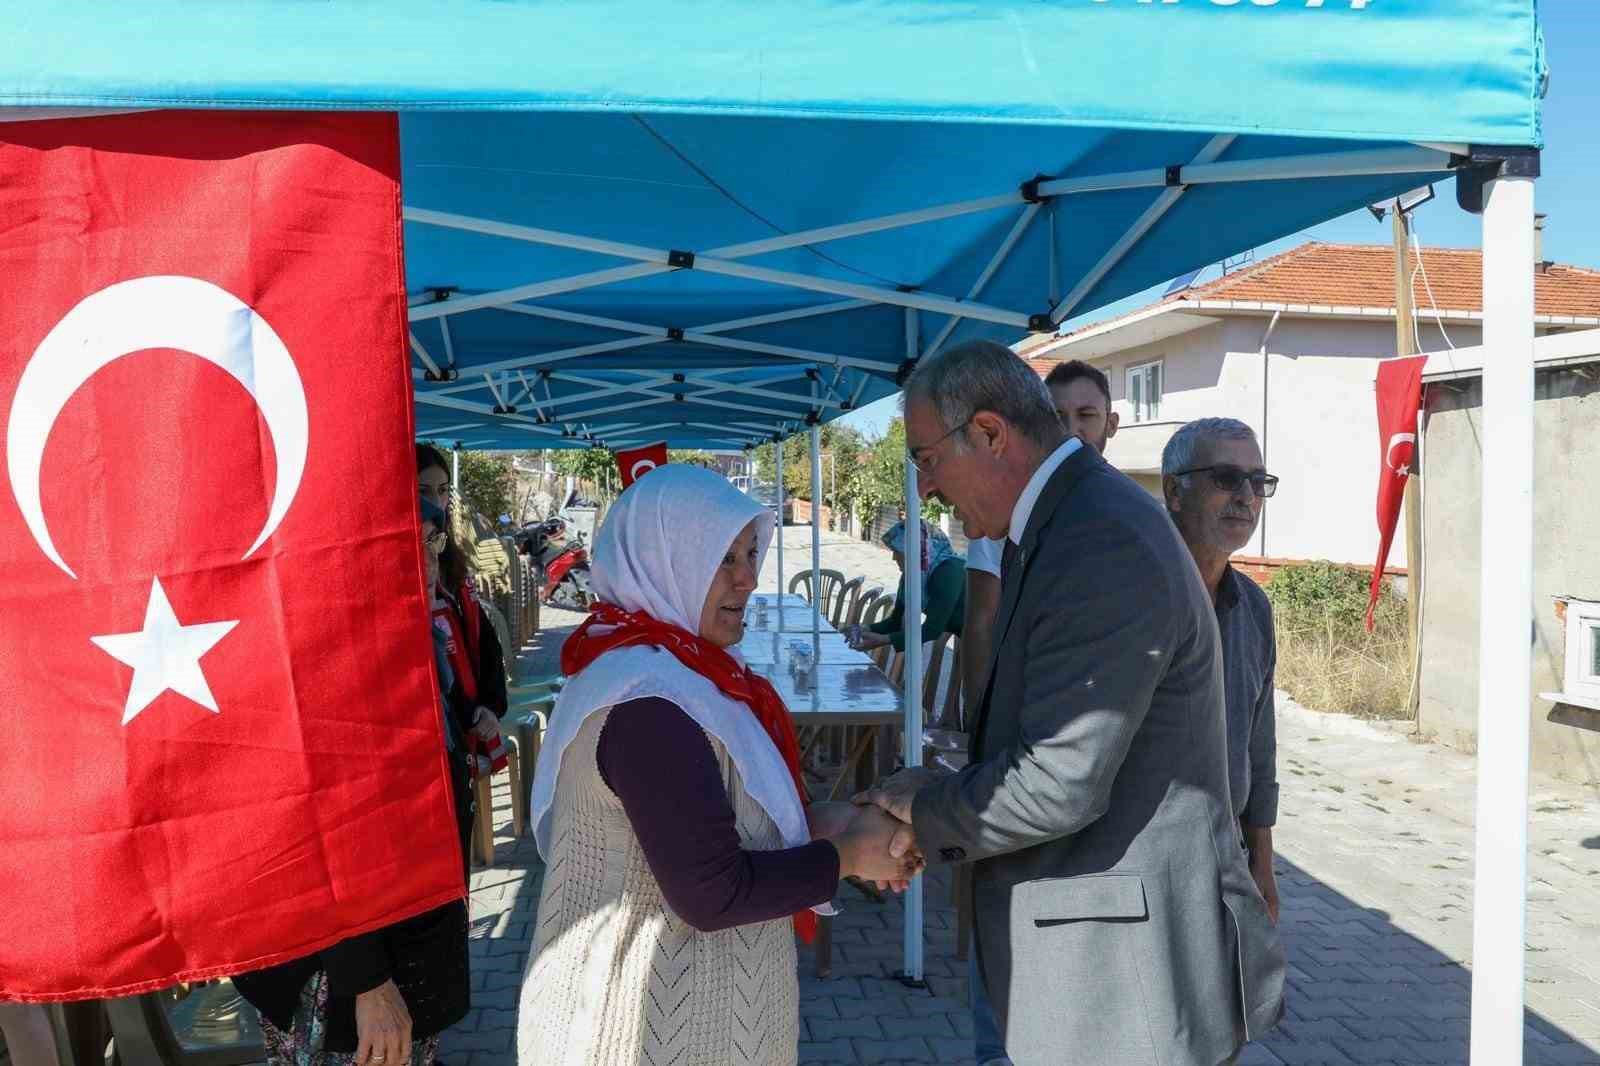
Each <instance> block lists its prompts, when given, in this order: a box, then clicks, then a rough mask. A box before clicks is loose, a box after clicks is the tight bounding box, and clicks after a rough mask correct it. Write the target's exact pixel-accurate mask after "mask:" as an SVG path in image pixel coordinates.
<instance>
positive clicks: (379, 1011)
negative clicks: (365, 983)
mask: <svg viewBox="0 0 1600 1066" xmlns="http://www.w3.org/2000/svg"><path fill="white" fill-rule="evenodd" d="M410 1061H411V1012H410V1011H409V1010H407V1009H406V1001H405V1000H404V999H402V998H401V997H400V989H399V988H398V987H396V986H395V983H394V981H392V980H390V981H385V982H384V983H383V984H381V985H379V986H378V987H377V988H374V989H373V990H372V991H370V992H363V993H361V994H360V995H358V996H356V1066H406V1064H407V1063H408V1062H410Z"/></svg>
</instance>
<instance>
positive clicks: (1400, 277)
mask: <svg viewBox="0 0 1600 1066" xmlns="http://www.w3.org/2000/svg"><path fill="white" fill-rule="evenodd" d="M1393 226H1394V229H1393V233H1394V330H1395V354H1396V355H1397V356H1401V357H1405V356H1410V355H1416V354H1417V327H1416V309H1415V307H1414V306H1413V302H1412V291H1411V216H1410V215H1409V214H1407V213H1406V212H1405V211H1404V210H1403V209H1402V208H1401V206H1400V201H1399V200H1398V199H1397V200H1395V202H1394V219H1393ZM1417 417H1418V419H1419V421H1418V423H1417V445H1416V446H1415V447H1413V448H1412V460H1411V476H1410V477H1408V478H1406V496H1405V519H1406V615H1407V619H1408V621H1409V625H1408V626H1407V631H1408V633H1409V634H1410V636H1411V676H1412V682H1411V706H1410V707H1409V708H1408V709H1409V710H1410V712H1411V716H1412V718H1413V719H1414V718H1415V717H1416V714H1417V705H1418V703H1419V701H1420V698H1421V694H1422V686H1421V685H1419V684H1417V678H1418V674H1419V673H1420V671H1421V669H1422V633H1421V632H1420V630H1419V625H1420V622H1421V618H1422V581H1423V575H1422V506H1421V493H1422V482H1421V478H1422V474H1423V472H1422V470H1421V468H1420V466H1419V464H1418V459H1419V458H1420V457H1421V454H1422V450H1421V443H1422V424H1421V421H1420V419H1421V417H1422V416H1421V415H1420V414H1419V415H1418V416H1417Z"/></svg>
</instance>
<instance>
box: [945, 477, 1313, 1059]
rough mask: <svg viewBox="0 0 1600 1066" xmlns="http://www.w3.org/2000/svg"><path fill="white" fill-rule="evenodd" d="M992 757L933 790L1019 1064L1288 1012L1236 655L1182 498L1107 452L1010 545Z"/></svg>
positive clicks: (1229, 1050) (1058, 487)
mask: <svg viewBox="0 0 1600 1066" xmlns="http://www.w3.org/2000/svg"><path fill="white" fill-rule="evenodd" d="M994 647H995V651H994V658H993V663H992V666H991V668H990V675H989V681H988V686H987V689H986V694H985V697H984V699H983V701H982V703H981V704H980V706H979V709H978V715H977V724H976V728H975V738H974V746H973V753H972V761H971V763H970V764H969V765H968V766H967V767H966V769H964V770H962V771H961V772H960V773H958V774H954V775H952V776H950V777H948V778H945V779H943V780H941V781H939V782H938V783H936V784H933V785H930V786H928V787H927V788H925V789H923V790H922V791H921V792H920V793H919V794H918V795H917V797H916V801H915V804H914V808H913V823H914V825H915V828H916V833H917V839H918V842H919V843H920V845H921V846H922V848H923V850H924V851H925V853H926V854H927V856H928V859H929V861H930V862H938V861H943V862H960V861H964V860H970V861H972V862H973V901H974V905H975V911H976V922H975V930H976V939H977V947H978V961H979V965H980V966H981V968H982V972H983V977H984V981H985V982H986V984H987V986H988V988H989V992H990V996H991V998H992V999H993V1002H994V1007H995V1013H996V1015H997V1016H998V1018H999V1021H1000V1025H1001V1028H1002V1030H1003V1032H1004V1033H1005V1044H1006V1050H1007V1052H1008V1053H1009V1054H1010V1056H1011V1058H1012V1059H1013V1060H1014V1061H1015V1062H1017V1064H1018V1066H1044V1064H1051V1066H1054V1064H1058V1063H1064V1062H1084V1063H1095V1064H1097V1066H1102V1064H1103V1066H1122V1064H1127V1066H1191V1064H1192V1066H1216V1064H1217V1063H1220V1062H1222V1061H1223V1060H1224V1059H1226V1058H1227V1057H1228V1056H1230V1055H1232V1054H1233V1053H1234V1052H1235V1051H1236V1050H1237V1049H1238V1048H1239V1046H1240V1045H1241V1044H1242V1043H1243V1042H1244V1041H1246V1040H1248V1039H1253V1038H1255V1037H1258V1036H1260V1035H1261V1034H1262V1033H1263V1032H1265V1031H1266V1030H1267V1029H1269V1028H1271V1027H1272V1026H1273V1025H1274V1024H1276V1022H1277V1020H1278V1018H1279V1016H1280V1015H1281V1013H1282V1010H1283V987H1284V970H1285V960H1284V955H1283V950H1282V948H1281V946H1280V945H1279V943H1278V939H1277V933H1276V931H1275V930H1274V928H1273V926H1272V922H1271V920H1270V919H1269V918H1268V916H1267V910H1266V904H1265V903H1264V901H1263V900H1262V898H1261V894H1260V892H1259V891H1258V890H1257V889H1256V886H1255V882H1254V881H1253V880H1252V879H1251V877H1250V872H1249V868H1248V864H1247V861H1246V857H1245V852H1244V847H1243V841H1242V840H1241V838H1240V835H1239V829H1238V826H1237V824H1236V823H1235V821H1234V818H1233V815H1232V813H1231V810H1230V806H1229V798H1228V769H1227V732H1226V724H1225V721H1224V713H1223V696H1222V666H1221V663H1222V659H1221V653H1220V649H1219V644H1218V638H1217V624H1216V616H1215V613H1214V611H1213V610H1212V606H1211V601H1210V597H1209V596H1208V595H1207V593H1206V590H1205V587H1204V585H1203V584H1202V583H1201V580H1200V575H1199V573H1198V571H1197V570H1196V569H1195V566H1194V561H1193V559H1192V557H1191V556H1190V554H1189V551H1188V549H1187V548H1186V547H1185V546H1184V544H1183V541H1182V540H1181V539H1180V538H1179V536H1178V533H1177V530H1176V529H1175V528H1174V526H1173V524H1172V522H1171V520H1170V519H1169V518H1168V517H1167V514H1166V513H1165V511H1164V510H1163V509H1162V507H1161V505H1160V504H1159V503H1158V502H1157V501H1156V500H1155V499H1153V498H1152V497H1151V496H1150V495H1149V494H1148V493H1146V492H1145V491H1144V490H1143V489H1141V488H1139V486H1137V485H1136V484H1134V482H1133V481H1131V480H1129V479H1128V478H1127V477H1125V476H1124V475H1122V474H1120V473H1118V472H1117V471H1116V470H1114V469H1112V468H1111V467H1110V466H1108V465H1106V463H1105V461H1104V460H1103V459H1101V458H1100V456H1099V455H1098V454H1097V453H1095V451H1094V450H1093V449H1091V448H1083V449H1080V450H1079V451H1078V452H1077V453H1076V454H1074V455H1073V456H1072V457H1070V458H1069V459H1068V460H1067V461H1066V462H1064V463H1063V464H1062V465H1061V467H1060V468H1059V469H1057V470H1056V472H1055V474H1054V475H1053V476H1052V477H1051V479H1050V481H1049V482H1048V483H1047V485H1046V487H1045V489H1044V491H1043V493H1041V495H1040V497H1039V500H1038V502H1037V504H1036V505H1035V506H1034V510H1033V513H1032V515H1031V517H1030V519H1029V522H1028V528H1027V529H1026V530H1025V531H1024V533H1023V536H1022V542H1021V546H1020V548H1018V549H1016V550H1014V551H1012V552H1011V553H1010V554H1009V556H1008V559H1007V563H1006V573H1005V578H1004V582H1003V591H1002V594H1001V604H1000V611H999V614H998V616H997V617H996V619H995V642H994Z"/></svg>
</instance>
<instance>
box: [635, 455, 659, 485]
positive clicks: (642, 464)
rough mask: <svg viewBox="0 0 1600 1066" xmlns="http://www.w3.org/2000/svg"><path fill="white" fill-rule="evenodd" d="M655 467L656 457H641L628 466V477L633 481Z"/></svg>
mask: <svg viewBox="0 0 1600 1066" xmlns="http://www.w3.org/2000/svg"><path fill="white" fill-rule="evenodd" d="M655 468H656V461H655V460H654V459H640V460H639V461H638V462H636V463H634V464H633V465H632V466H630V467H629V468H628V478H629V479H630V480H632V481H638V480H639V477H640V475H643V474H648V473H649V472H650V471H652V470H654V469H655Z"/></svg>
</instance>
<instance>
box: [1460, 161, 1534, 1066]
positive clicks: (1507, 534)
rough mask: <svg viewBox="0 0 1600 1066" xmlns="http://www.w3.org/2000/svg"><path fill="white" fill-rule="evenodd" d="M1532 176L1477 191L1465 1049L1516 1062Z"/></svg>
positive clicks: (1529, 622)
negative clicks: (1474, 680) (1474, 692)
mask: <svg viewBox="0 0 1600 1066" xmlns="http://www.w3.org/2000/svg"><path fill="white" fill-rule="evenodd" d="M1533 254H1534V253H1533V179H1532V178H1529V177H1501V178H1498V179H1496V180H1494V181H1492V182H1489V183H1488V184H1487V185H1486V186H1485V188H1484V211H1483V294H1484V302H1483V346H1484V351H1485V355H1486V358H1485V359H1484V361H1483V466H1482V479H1483V494H1482V496H1483V498H1482V523H1483V526H1482V529H1483V533H1482V547H1481V549H1480V556H1479V564H1478V565H1479V571H1480V578H1479V581H1480V583H1479V601H1478V636H1479V644H1478V803H1477V822H1476V841H1475V845H1474V859H1475V863H1476V870H1475V873H1474V878H1473V901H1472V903H1473V907H1472V911H1473V913H1472V1051H1471V1061H1472V1062H1473V1063H1475V1064H1478V1066H1488V1064H1489V1063H1493V1064H1495V1066H1520V1064H1521V1063H1522V1045H1523V981H1524V964H1525V961H1526V960H1525V956H1524V939H1523V938H1524V934H1525V929H1526V925H1527V876H1528V740H1529V738H1528V733H1529V726H1530V722H1529V715H1530V713H1531V712H1530V702H1531V700H1530V691H1531V667H1532V647H1531V640H1530V636H1529V634H1530V632H1531V631H1532V627H1533V476H1534V466H1533V388H1534V373H1533Z"/></svg>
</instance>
